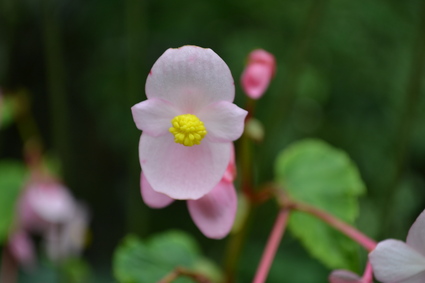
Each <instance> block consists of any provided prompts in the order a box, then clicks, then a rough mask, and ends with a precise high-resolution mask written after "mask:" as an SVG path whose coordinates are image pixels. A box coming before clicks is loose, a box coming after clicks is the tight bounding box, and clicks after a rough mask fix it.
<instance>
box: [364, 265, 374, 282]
mask: <svg viewBox="0 0 425 283" xmlns="http://www.w3.org/2000/svg"><path fill="white" fill-rule="evenodd" d="M362 283H373V270H372V265H371V264H370V262H367V265H366V269H365V271H364V273H363V277H362Z"/></svg>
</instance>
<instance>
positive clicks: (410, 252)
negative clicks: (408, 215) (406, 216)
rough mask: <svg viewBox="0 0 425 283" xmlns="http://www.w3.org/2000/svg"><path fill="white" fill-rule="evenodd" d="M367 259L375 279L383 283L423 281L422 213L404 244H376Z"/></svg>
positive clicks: (424, 234) (424, 242)
mask: <svg viewBox="0 0 425 283" xmlns="http://www.w3.org/2000/svg"><path fill="white" fill-rule="evenodd" d="M369 260H370V262H371V264H372V268H373V272H374V274H375V277H376V279H378V280H379V281H381V282H383V283H423V282H425V211H423V212H422V213H421V214H420V215H419V217H418V218H417V219H416V221H415V223H413V225H412V227H411V228H410V230H409V233H408V235H407V239H406V243H404V242H402V241H399V240H393V239H389V240H385V241H382V242H379V243H378V245H377V246H376V248H375V249H374V250H373V251H372V252H371V253H370V254H369Z"/></svg>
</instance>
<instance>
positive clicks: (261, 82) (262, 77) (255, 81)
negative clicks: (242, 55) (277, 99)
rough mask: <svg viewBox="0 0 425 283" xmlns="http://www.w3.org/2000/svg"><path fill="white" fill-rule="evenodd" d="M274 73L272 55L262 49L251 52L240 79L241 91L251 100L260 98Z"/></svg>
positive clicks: (274, 62)
mask: <svg viewBox="0 0 425 283" xmlns="http://www.w3.org/2000/svg"><path fill="white" fill-rule="evenodd" d="M275 71H276V61H275V58H274V56H273V55H272V54H270V53H269V52H267V51H265V50H263V49H256V50H254V51H252V52H251V53H250V54H249V57H248V65H247V66H246V68H245V70H244V72H243V74H242V77H241V84H242V88H243V90H244V91H245V93H246V94H247V95H248V96H249V97H251V98H253V99H258V98H260V97H261V96H262V95H263V94H264V92H265V91H266V90H267V87H268V86H269V84H270V81H271V79H272V77H273V76H274V73H275Z"/></svg>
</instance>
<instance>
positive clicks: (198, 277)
mask: <svg viewBox="0 0 425 283" xmlns="http://www.w3.org/2000/svg"><path fill="white" fill-rule="evenodd" d="M180 276H185V277H189V278H191V279H193V280H194V281H195V282H198V283H211V281H210V280H209V279H208V278H207V277H205V276H204V275H203V274H200V273H197V272H193V271H190V270H187V269H186V268H183V267H177V268H176V269H174V270H173V271H171V272H170V273H169V274H167V275H166V276H165V277H164V278H162V279H161V280H159V281H158V282H157V283H171V282H173V281H174V280H176V279H177V278H179V277H180Z"/></svg>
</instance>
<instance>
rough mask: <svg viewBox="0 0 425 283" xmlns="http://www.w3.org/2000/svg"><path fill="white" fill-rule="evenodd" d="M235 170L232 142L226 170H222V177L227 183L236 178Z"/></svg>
mask: <svg viewBox="0 0 425 283" xmlns="http://www.w3.org/2000/svg"><path fill="white" fill-rule="evenodd" d="M237 171H238V170H237V169H236V163H235V146H234V145H233V143H232V149H231V151H230V161H229V165H227V168H226V171H225V172H224V175H223V178H222V179H223V180H224V181H226V182H229V183H231V182H233V180H235V178H236V174H237Z"/></svg>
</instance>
